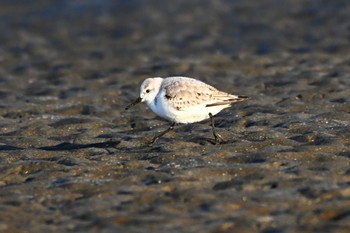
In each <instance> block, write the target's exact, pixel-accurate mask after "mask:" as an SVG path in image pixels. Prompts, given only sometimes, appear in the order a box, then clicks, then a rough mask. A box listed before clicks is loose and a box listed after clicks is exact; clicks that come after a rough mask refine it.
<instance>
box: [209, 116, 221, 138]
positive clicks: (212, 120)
mask: <svg viewBox="0 0 350 233" xmlns="http://www.w3.org/2000/svg"><path fill="white" fill-rule="evenodd" d="M209 117H210V122H211V129H212V131H213V135H214V138H215V144H219V143H220V142H223V141H224V139H223V138H222V137H221V135H220V134H218V133H217V132H216V130H215V125H214V117H213V114H211V113H209Z"/></svg>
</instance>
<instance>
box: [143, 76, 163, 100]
mask: <svg viewBox="0 0 350 233" xmlns="http://www.w3.org/2000/svg"><path fill="white" fill-rule="evenodd" d="M162 81H163V79H162V78H159V77H157V78H148V79H146V80H145V81H143V83H142V84H141V87H140V98H141V102H146V103H147V104H149V103H150V102H152V101H153V100H154V98H155V97H156V95H157V94H158V92H159V89H160V86H161V85H162Z"/></svg>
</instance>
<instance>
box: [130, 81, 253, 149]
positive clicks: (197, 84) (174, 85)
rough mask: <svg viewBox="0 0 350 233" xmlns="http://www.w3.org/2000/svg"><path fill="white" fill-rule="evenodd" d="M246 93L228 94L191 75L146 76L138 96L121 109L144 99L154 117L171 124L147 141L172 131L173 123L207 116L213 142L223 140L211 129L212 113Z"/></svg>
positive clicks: (187, 122) (191, 120)
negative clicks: (209, 121) (189, 76)
mask: <svg viewBox="0 0 350 233" xmlns="http://www.w3.org/2000/svg"><path fill="white" fill-rule="evenodd" d="M247 98H248V97H247V96H242V95H231V94H228V93H226V92H222V91H219V90H217V89H216V88H214V87H212V86H210V85H208V84H206V83H204V82H202V81H199V80H196V79H193V78H188V77H168V78H160V77H156V78H148V79H146V80H145V81H143V83H142V85H141V88H140V97H138V98H137V99H136V100H135V101H134V102H133V103H131V104H129V105H128V106H127V107H126V108H125V109H126V110H127V109H129V108H130V107H132V106H134V105H136V104H138V103H140V102H146V104H147V105H148V107H149V108H151V109H152V111H153V112H154V113H155V114H157V115H158V116H160V117H162V118H164V119H166V120H168V121H170V122H172V124H171V126H170V127H169V128H168V129H167V130H165V131H164V132H162V133H161V134H160V135H158V136H156V137H154V138H153V140H152V142H151V144H153V143H154V142H156V141H157V140H158V139H159V138H160V137H161V136H163V135H164V134H166V133H167V132H169V131H170V130H172V129H173V128H174V126H175V124H177V123H181V124H189V123H194V122H199V121H202V120H205V119H208V118H210V119H211V128H212V132H213V135H214V138H215V143H218V142H220V141H223V139H222V137H221V136H220V135H219V134H218V133H217V132H216V131H215V126H214V120H213V116H214V115H215V114H217V113H219V112H220V111H221V110H223V109H224V108H227V107H230V106H231V104H234V103H237V102H240V101H243V100H246V99H247Z"/></svg>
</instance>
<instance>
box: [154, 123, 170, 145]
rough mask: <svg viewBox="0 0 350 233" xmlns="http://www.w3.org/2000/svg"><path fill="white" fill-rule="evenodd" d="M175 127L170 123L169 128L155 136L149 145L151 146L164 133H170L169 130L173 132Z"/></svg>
mask: <svg viewBox="0 0 350 233" xmlns="http://www.w3.org/2000/svg"><path fill="white" fill-rule="evenodd" d="M175 125H176V123H175V122H173V123H171V125H170V127H169V128H168V129H166V130H165V131H164V132H162V133H161V134H159V135H157V136H155V137H154V138H153V139H152V141H151V143H150V145H153V144H154V143H155V142H156V141H157V140H158V139H159V138H161V137H163V136H164V135H165V134H166V133H168V132H170V131H171V130H173V129H174V126H175Z"/></svg>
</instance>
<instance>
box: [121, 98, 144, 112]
mask: <svg viewBox="0 0 350 233" xmlns="http://www.w3.org/2000/svg"><path fill="white" fill-rule="evenodd" d="M141 101H142V99H141V97H139V98H137V99H136V100H135V101H134V102H132V103H131V104H129V105H128V106H126V107H125V110H128V109H129V108H131V107H132V106H135V105H136V104H138V103H140V102H141Z"/></svg>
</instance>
